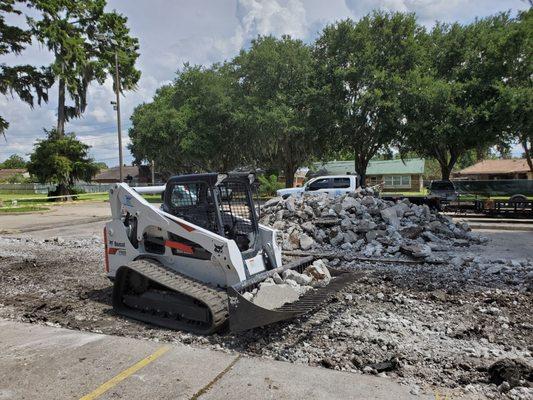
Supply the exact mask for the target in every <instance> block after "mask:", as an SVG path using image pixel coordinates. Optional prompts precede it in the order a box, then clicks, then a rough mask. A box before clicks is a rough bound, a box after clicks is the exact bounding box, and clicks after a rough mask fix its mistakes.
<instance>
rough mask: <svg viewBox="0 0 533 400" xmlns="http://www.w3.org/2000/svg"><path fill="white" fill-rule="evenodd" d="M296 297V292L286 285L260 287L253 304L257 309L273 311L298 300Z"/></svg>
mask: <svg viewBox="0 0 533 400" xmlns="http://www.w3.org/2000/svg"><path fill="white" fill-rule="evenodd" d="M298 297H299V296H298V292H297V291H296V289H294V288H293V287H292V286H289V285H286V284H281V285H262V286H261V288H260V289H259V291H258V292H257V294H256V295H255V297H254V299H253V302H254V304H256V305H257V306H259V307H263V308H268V309H269V310H273V309H275V308H279V307H281V306H282V305H283V304H285V303H292V302H294V301H296V300H298Z"/></svg>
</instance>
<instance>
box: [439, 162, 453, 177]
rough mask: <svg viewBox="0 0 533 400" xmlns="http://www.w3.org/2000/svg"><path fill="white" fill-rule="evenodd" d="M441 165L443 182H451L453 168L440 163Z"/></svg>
mask: <svg viewBox="0 0 533 400" xmlns="http://www.w3.org/2000/svg"><path fill="white" fill-rule="evenodd" d="M439 164H440V178H441V179H442V180H443V181H449V180H450V175H451V173H452V168H453V166H452V168H450V167H449V165H448V163H441V162H440V161H439Z"/></svg>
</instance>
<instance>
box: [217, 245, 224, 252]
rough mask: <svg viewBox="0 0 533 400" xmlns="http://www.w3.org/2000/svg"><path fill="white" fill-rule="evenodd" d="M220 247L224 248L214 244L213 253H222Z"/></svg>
mask: <svg viewBox="0 0 533 400" xmlns="http://www.w3.org/2000/svg"><path fill="white" fill-rule="evenodd" d="M222 247H224V246H223V245H220V246H219V245H216V244H215V253H219V254H220V253H222Z"/></svg>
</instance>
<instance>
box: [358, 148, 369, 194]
mask: <svg viewBox="0 0 533 400" xmlns="http://www.w3.org/2000/svg"><path fill="white" fill-rule="evenodd" d="M367 168H368V160H367V159H366V158H364V157H358V156H357V155H355V172H356V173H357V174H359V186H361V187H363V188H364V187H366V169H367Z"/></svg>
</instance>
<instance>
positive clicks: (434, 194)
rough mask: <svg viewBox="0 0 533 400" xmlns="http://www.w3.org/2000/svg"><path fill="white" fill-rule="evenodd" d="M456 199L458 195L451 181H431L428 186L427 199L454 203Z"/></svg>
mask: <svg viewBox="0 0 533 400" xmlns="http://www.w3.org/2000/svg"><path fill="white" fill-rule="evenodd" d="M458 197H459V193H458V192H457V189H456V188H455V185H454V184H453V182H452V181H431V183H430V184H429V193H428V198H429V199H439V200H441V201H455V200H457V198H458Z"/></svg>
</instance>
